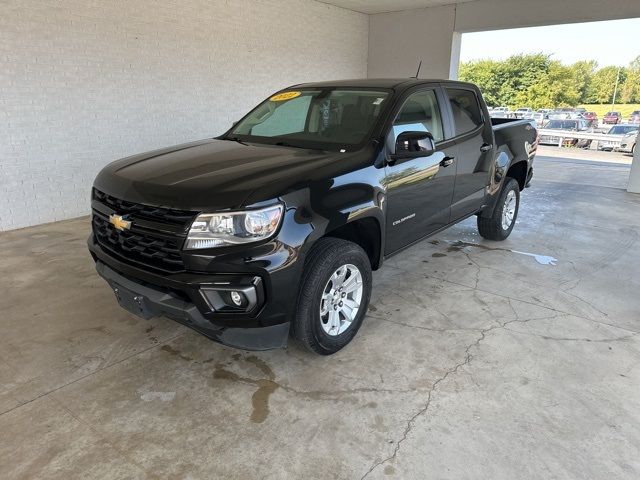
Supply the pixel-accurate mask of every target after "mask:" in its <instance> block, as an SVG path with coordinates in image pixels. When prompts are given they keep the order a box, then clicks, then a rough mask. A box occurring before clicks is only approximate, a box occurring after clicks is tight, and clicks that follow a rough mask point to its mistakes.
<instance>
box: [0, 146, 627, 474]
mask: <svg viewBox="0 0 640 480" xmlns="http://www.w3.org/2000/svg"><path fill="white" fill-rule="evenodd" d="M545 151H551V150H543V152H542V153H544V152H545ZM536 165H537V171H536V177H535V179H534V182H533V186H532V187H531V188H530V189H528V190H526V191H525V192H524V194H523V199H522V208H521V211H520V216H519V218H518V225H517V226H516V228H515V230H514V232H513V234H512V235H511V237H510V238H509V239H508V240H507V241H505V242H502V243H494V242H488V241H484V240H482V239H481V238H479V236H478V234H477V232H476V228H475V223H474V220H468V221H465V222H464V223H462V224H460V225H458V226H456V227H454V228H451V229H450V230H448V231H446V232H444V233H442V234H440V235H438V236H437V237H435V238H433V239H430V240H428V241H425V242H422V243H421V244H419V245H417V246H415V247H413V248H411V249H409V250H408V251H406V252H404V253H402V254H400V255H398V256H396V257H394V258H393V259H391V260H390V261H388V262H387V263H386V264H385V266H384V268H382V270H380V271H379V272H377V273H375V275H374V282H375V289H374V295H373V299H372V304H371V307H370V315H369V316H368V318H367V319H366V320H365V323H364V325H363V328H362V330H361V331H360V333H359V334H358V336H357V337H356V339H355V341H354V343H353V344H352V345H351V346H349V347H348V348H346V349H345V350H343V351H342V352H340V353H339V354H337V355H335V356H332V357H329V358H321V357H316V356H312V355H310V354H307V353H305V352H304V351H302V350H301V349H299V348H298V347H296V346H294V345H292V346H290V347H289V348H287V349H286V350H279V351H271V352H262V353H248V352H240V351H237V350H232V349H230V348H226V347H223V346H220V345H217V344H215V343H212V342H210V341H208V340H207V339H205V338H204V337H202V336H200V335H198V334H196V333H194V332H192V331H190V330H188V329H186V328H183V327H182V326H179V325H177V324H175V323H173V322H171V321H169V320H166V319H154V320H152V321H148V322H146V321H144V320H139V319H137V318H135V317H133V316H131V315H128V314H127V313H125V312H124V311H123V310H121V309H120V308H119V307H118V306H117V305H116V301H115V299H114V297H113V294H112V292H111V291H110V289H109V288H108V287H107V285H106V284H105V283H104V282H103V281H102V280H101V279H99V278H98V276H97V275H96V274H95V273H94V270H93V265H92V261H91V258H90V257H89V255H88V253H87V251H86V248H85V244H84V242H85V237H86V236H87V233H88V231H89V224H88V221H87V220H86V219H80V220H74V221H68V222H59V223H56V224H52V225H46V226H40V227H35V228H29V229H25V230H20V231H15V232H9V233H3V234H0V255H1V262H0V288H1V290H2V292H3V295H2V296H1V297H0V312H2V313H1V316H0V478H3V479H14V478H24V479H31V478H60V479H69V478H82V479H93V478H109V479H111V478H127V479H128V478H193V479H200V478H208V479H213V478H224V479H236V478H237V479H249V478H260V479H278V480H282V479H301V478H305V479H314V478H319V479H320V478H321V479H361V478H368V479H378V478H397V479H423V478H438V479H456V480H457V479H474V480H478V479H487V480H496V479H505V480H507V479H508V480H513V479H530V478H531V479H534V478H536V479H538V478H544V479H607V480H609V479H622V478H624V479H637V478H639V477H640V388H639V385H640V368H639V365H640V338H639V337H638V332H640V248H639V246H640V243H639V242H638V237H639V234H640V214H639V213H638V212H640V196H638V195H635V196H634V195H633V194H629V193H627V192H626V191H624V187H625V182H626V175H628V170H629V167H628V166H627V165H616V164H596V163H584V162H580V161H572V160H566V159H565V160H563V159H557V158H556V159H552V158H545V157H539V158H538V159H537V160H536ZM461 242H462V243H461ZM476 244H477V246H476ZM511 250H515V251H517V252H524V253H525V254H523V253H516V252H513V251H511ZM528 254H538V255H543V256H546V257H534V256H531V255H528ZM547 257H555V258H556V259H557V264H556V265H552V264H548V260H549V258H547ZM538 261H540V262H542V263H539V262H538ZM545 263H547V264H545Z"/></svg>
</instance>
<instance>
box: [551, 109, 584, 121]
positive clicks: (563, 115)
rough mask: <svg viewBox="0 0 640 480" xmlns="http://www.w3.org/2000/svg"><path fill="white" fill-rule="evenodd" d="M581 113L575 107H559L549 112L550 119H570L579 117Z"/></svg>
mask: <svg viewBox="0 0 640 480" xmlns="http://www.w3.org/2000/svg"><path fill="white" fill-rule="evenodd" d="M578 117H579V114H578V113H576V110H575V108H558V109H556V110H554V111H552V112H550V113H549V120H568V119H577V118H578Z"/></svg>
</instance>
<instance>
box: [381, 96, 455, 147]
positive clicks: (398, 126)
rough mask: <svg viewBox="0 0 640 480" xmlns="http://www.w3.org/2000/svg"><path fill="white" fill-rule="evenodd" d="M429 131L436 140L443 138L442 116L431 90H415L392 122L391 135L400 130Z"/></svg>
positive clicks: (399, 132) (396, 135)
mask: <svg viewBox="0 0 640 480" xmlns="http://www.w3.org/2000/svg"><path fill="white" fill-rule="evenodd" d="M411 131H416V132H430V133H431V135H433V139H434V140H435V141H436V142H439V141H442V140H443V139H444V133H443V130H442V116H441V115H440V108H439V107H438V100H437V99H436V94H435V92H434V91H433V90H425V91H421V92H416V93H414V94H412V95H410V96H409V98H407V100H406V102H405V103H404V105H402V108H401V109H400V111H399V112H398V115H397V116H396V119H395V120H394V122H393V135H394V138H398V135H400V134H401V133H402V132H411Z"/></svg>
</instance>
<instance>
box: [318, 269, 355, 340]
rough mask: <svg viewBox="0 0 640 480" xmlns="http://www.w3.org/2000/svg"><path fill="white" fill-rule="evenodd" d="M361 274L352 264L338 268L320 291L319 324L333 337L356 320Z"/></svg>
mask: <svg viewBox="0 0 640 480" xmlns="http://www.w3.org/2000/svg"><path fill="white" fill-rule="evenodd" d="M363 291H364V287H363V285H362V274H361V273H360V270H358V267H356V266H355V265H352V264H350V263H349V264H347V265H342V266H341V267H339V268H338V269H337V270H336V271H335V272H333V275H331V278H329V281H328V282H327V284H326V285H325V287H324V290H323V291H322V300H321V302H320V324H321V325H322V329H323V330H324V331H325V332H326V333H327V335H331V336H332V337H335V336H337V335H340V334H341V333H343V332H344V331H345V330H347V329H348V328H349V327H350V326H351V323H353V321H354V320H355V319H356V316H357V315H358V311H359V310H360V302H361V301H362V293H363Z"/></svg>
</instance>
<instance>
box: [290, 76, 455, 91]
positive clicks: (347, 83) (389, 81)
mask: <svg viewBox="0 0 640 480" xmlns="http://www.w3.org/2000/svg"><path fill="white" fill-rule="evenodd" d="M423 83H462V82H453V81H452V80H443V79H426V78H355V79H352V80H331V81H327V82H311V83H299V84H297V85H292V87H297V88H309V87H311V88H313V87H320V88H326V87H363V88H393V89H396V88H398V87H402V88H409V87H412V86H414V85H420V84H423ZM289 88H291V87H289Z"/></svg>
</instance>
